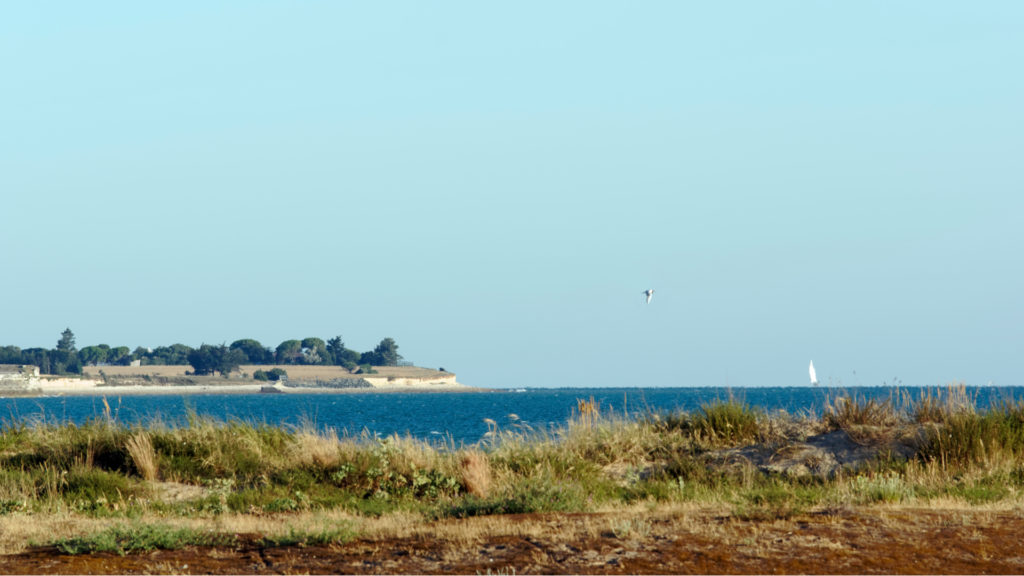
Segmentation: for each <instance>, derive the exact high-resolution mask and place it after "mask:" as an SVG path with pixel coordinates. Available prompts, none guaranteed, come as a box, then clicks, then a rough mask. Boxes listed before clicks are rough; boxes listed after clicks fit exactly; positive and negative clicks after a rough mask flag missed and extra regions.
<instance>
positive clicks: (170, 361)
mask: <svg viewBox="0 0 1024 576" xmlns="http://www.w3.org/2000/svg"><path fill="white" fill-rule="evenodd" d="M190 352H192V348H191V347H189V346H186V345H184V344H171V345H170V346H157V347H156V348H154V349H153V353H152V354H150V355H149V357H150V361H151V362H153V364H160V365H166V366H184V365H186V364H188V363H189V362H188V355H189V353H190Z"/></svg>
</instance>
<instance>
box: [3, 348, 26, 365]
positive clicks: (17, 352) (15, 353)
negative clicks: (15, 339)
mask: <svg viewBox="0 0 1024 576" xmlns="http://www.w3.org/2000/svg"><path fill="white" fill-rule="evenodd" d="M0 364H27V362H22V360H21V348H18V347H17V346H2V347H0Z"/></svg>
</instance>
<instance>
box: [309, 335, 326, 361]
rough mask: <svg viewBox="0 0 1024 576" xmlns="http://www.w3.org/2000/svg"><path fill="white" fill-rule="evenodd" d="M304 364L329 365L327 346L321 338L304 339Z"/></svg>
mask: <svg viewBox="0 0 1024 576" xmlns="http://www.w3.org/2000/svg"><path fill="white" fill-rule="evenodd" d="M302 363H303V364H329V363H330V355H329V354H328V353H327V344H326V343H325V342H324V341H323V340H321V339H320V338H304V339H303V340H302Z"/></svg>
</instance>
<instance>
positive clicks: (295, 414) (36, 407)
mask: <svg viewBox="0 0 1024 576" xmlns="http://www.w3.org/2000/svg"><path fill="white" fill-rule="evenodd" d="M901 391H909V392H910V393H911V394H912V395H913V397H915V398H916V397H917V395H918V394H919V392H917V391H916V390H915V389H908V388H900V389H897V388H894V387H885V386H883V387H870V388H869V387H858V388H856V389H851V390H837V389H832V388H823V387H822V388H811V387H807V388H794V387H785V388H740V389H735V388H734V389H727V388H558V389H527V390H519V391H515V390H486V391H481V392H381V393H374V392H360V393H348V394H224V395H213V394H211V395H190V396H170V395H159V396H156V395H154V396H122V397H118V396H116V395H111V396H109V397H106V402H107V404H108V405H109V407H110V413H111V416H112V417H114V418H115V419H116V420H117V421H118V422H122V423H125V424H135V423H141V424H146V423H152V422H154V421H159V422H163V423H165V424H168V425H173V426H186V425H187V422H188V414H190V413H193V414H196V415H198V416H202V417H210V418H213V419H215V420H217V421H222V422H228V421H242V422H247V423H253V424H268V425H274V426H286V427H288V426H296V427H299V426H314V427H315V428H317V429H321V430H322V429H325V428H332V429H334V430H336V431H337V432H338V434H339V435H351V436H356V435H361V434H364V433H365V434H369V435H371V436H373V435H379V436H389V435H392V434H399V435H402V436H405V435H411V436H413V437H416V438H419V439H422V440H428V441H437V442H445V443H449V444H454V445H455V446H461V445H467V444H473V443H476V442H479V441H480V440H481V439H483V438H484V435H485V434H486V433H487V432H488V430H489V424H488V423H487V422H486V421H485V419H490V420H492V421H493V422H494V423H495V424H492V425H490V426H494V425H497V426H498V428H513V427H522V426H524V425H526V426H529V427H530V428H532V429H534V430H543V429H552V428H558V427H562V426H564V425H565V424H566V422H567V421H568V420H569V419H570V418H571V417H572V415H573V412H574V411H575V410H576V408H577V401H578V400H590V399H593V400H594V401H595V402H598V403H599V404H600V408H601V411H602V413H604V414H614V415H616V416H623V415H626V416H628V417H637V416H638V415H641V414H649V413H667V412H675V411H694V410H698V409H700V407H701V406H702V405H704V404H707V403H711V402H715V401H717V400H728V399H729V398H730V397H732V398H735V399H737V400H739V401H741V402H745V403H747V404H749V405H751V406H754V407H757V408H760V409H762V410H765V411H768V412H771V411H776V410H785V411H787V412H789V413H790V414H800V413H804V412H811V413H814V414H821V413H822V412H823V411H824V409H825V406H826V402H827V399H828V398H835V397H838V396H844V395H848V394H856V395H857V396H858V397H864V398H877V399H883V400H884V399H888V398H890V397H892V396H893V395H894V394H895V395H896V397H898V396H899V392H901ZM967 392H968V395H969V397H971V398H974V399H975V401H976V403H977V405H978V406H979V407H980V408H985V407H988V406H990V405H993V404H994V403H998V402H1000V401H1003V400H1017V399H1020V398H1024V387H978V388H975V387H968V388H967ZM104 414H105V406H104V398H102V397H98V396H61V397H46V398H0V423H2V425H3V426H4V427H9V426H12V425H16V424H18V423H20V422H25V421H27V422H40V421H44V422H51V423H67V422H74V423H83V422H87V421H89V420H92V419H99V418H105V415H104ZM512 415H515V416H512Z"/></svg>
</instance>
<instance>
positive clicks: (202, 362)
mask: <svg viewBox="0 0 1024 576" xmlns="http://www.w3.org/2000/svg"><path fill="white" fill-rule="evenodd" d="M244 358H245V355H244V354H242V352H241V351H239V350H232V349H231V348H228V347H227V346H225V345H224V344H221V345H220V346H211V345H209V344H203V345H201V346H200V347H199V349H198V350H193V351H192V352H190V353H189V355H188V363H189V364H191V365H192V368H193V372H194V373H195V374H197V375H199V376H206V375H210V374H213V373H215V372H220V373H221V375H223V376H227V375H228V374H230V373H231V372H233V371H235V370H238V367H239V366H240V365H241V364H242V360H243V359H244Z"/></svg>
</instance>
